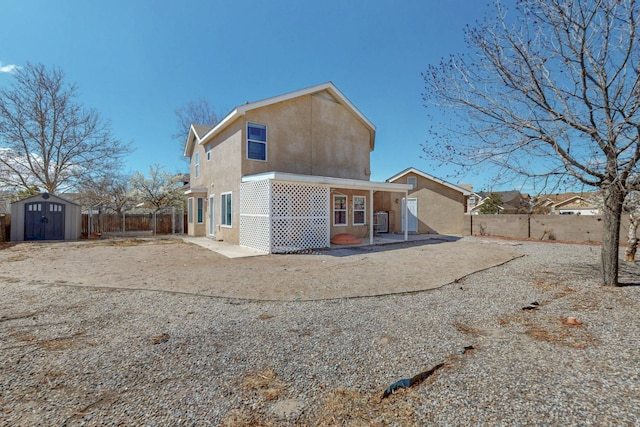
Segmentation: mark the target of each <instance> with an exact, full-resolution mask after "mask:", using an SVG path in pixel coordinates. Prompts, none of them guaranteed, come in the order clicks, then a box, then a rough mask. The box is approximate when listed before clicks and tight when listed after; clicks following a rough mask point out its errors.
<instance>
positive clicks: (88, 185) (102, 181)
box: [79, 174, 133, 214]
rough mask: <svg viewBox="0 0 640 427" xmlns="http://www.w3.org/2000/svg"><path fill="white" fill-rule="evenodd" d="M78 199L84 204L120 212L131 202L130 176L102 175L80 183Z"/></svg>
mask: <svg viewBox="0 0 640 427" xmlns="http://www.w3.org/2000/svg"><path fill="white" fill-rule="evenodd" d="M79 190H80V191H79V193H80V201H81V202H82V203H83V204H84V205H85V206H98V207H100V208H104V209H108V210H111V211H113V212H115V213H117V214H122V212H123V211H124V210H125V208H126V207H127V205H131V204H132V203H133V194H132V189H131V177H130V176H127V175H122V174H112V175H103V176H100V177H96V179H93V180H90V181H89V180H88V181H85V182H83V183H82V185H81V186H80V189H79Z"/></svg>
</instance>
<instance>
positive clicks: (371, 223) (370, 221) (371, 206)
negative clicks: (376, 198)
mask: <svg viewBox="0 0 640 427" xmlns="http://www.w3.org/2000/svg"><path fill="white" fill-rule="evenodd" d="M369 244H370V245H373V190H369Z"/></svg>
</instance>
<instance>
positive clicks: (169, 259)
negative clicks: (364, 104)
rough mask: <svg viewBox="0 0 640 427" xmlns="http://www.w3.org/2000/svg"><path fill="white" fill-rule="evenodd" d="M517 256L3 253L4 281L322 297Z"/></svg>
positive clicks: (431, 279) (486, 250) (356, 251)
mask: <svg viewBox="0 0 640 427" xmlns="http://www.w3.org/2000/svg"><path fill="white" fill-rule="evenodd" d="M501 243H502V244H501ZM518 256H520V254H519V253H518V252H517V250H516V246H513V243H508V242H500V241H497V242H496V241H493V242H491V243H489V242H466V241H464V240H461V241H456V242H451V241H446V242H443V241H438V240H430V241H422V242H409V243H400V244H393V245H386V246H375V247H359V248H342V249H334V250H326V251H316V252H314V253H312V254H299V255H265V256H258V257H252V258H240V259H228V258H226V257H224V256H223V255H220V254H218V253H216V252H213V251H210V250H207V249H205V248H202V247H199V246H197V245H193V244H188V243H184V242H183V241H182V240H181V239H177V238H170V239H127V240H121V239H112V240H93V241H79V242H59V243H57V242H56V243H20V244H16V245H12V246H10V247H8V248H6V249H5V250H2V251H0V263H2V262H9V263H8V264H5V265H7V266H8V267H10V268H6V269H3V270H4V271H3V272H2V273H0V278H1V279H4V280H5V281H27V282H31V283H35V284H56V285H68V286H95V287H108V288H123V289H148V290H159V291H172V292H176V293H188V294H199V295H207V296H218V297H226V298H234V299H236V298H237V299H250V300H316V299H331V298H344V297H361V296H373V295H386V294H398V293H406V292H414V291H421V290H425V289H432V288H436V287H439V286H442V285H445V284H447V283H451V282H453V281H455V280H457V279H460V278H462V277H464V276H466V275H468V274H471V273H473V272H476V271H479V270H483V269H486V268H489V267H492V266H495V265H499V264H502V263H505V262H507V261H509V260H511V259H513V258H515V257H518ZM460 260H464V262H461V261H460ZM425 271H427V272H430V273H433V274H425ZM381 278H386V279H385V280H381Z"/></svg>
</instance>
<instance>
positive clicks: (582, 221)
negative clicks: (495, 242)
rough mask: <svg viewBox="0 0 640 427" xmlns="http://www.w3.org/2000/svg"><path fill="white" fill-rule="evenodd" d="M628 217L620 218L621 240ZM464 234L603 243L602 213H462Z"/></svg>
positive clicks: (625, 232) (627, 223) (624, 234)
mask: <svg viewBox="0 0 640 427" xmlns="http://www.w3.org/2000/svg"><path fill="white" fill-rule="evenodd" d="M628 232H629V218H628V217H627V216H623V217H622V225H621V227H620V241H621V242H626V240H627V233H628ZM464 233H465V235H466V236H470V235H473V236H479V235H487V236H501V237H513V238H518V239H522V238H532V239H539V240H566V241H569V242H602V216H590V215H531V216H529V215H465V225H464Z"/></svg>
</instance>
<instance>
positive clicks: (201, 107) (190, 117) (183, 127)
mask: <svg viewBox="0 0 640 427" xmlns="http://www.w3.org/2000/svg"><path fill="white" fill-rule="evenodd" d="M175 115H176V131H175V132H174V134H173V135H171V136H172V138H174V139H176V140H177V141H178V144H179V148H180V154H182V153H183V151H184V142H185V140H186V139H187V135H188V134H189V128H190V127H191V125H192V124H198V125H204V126H211V127H213V126H215V125H216V124H218V114H217V113H216V112H215V109H214V108H213V106H212V105H211V104H210V103H209V101H208V100H206V99H205V98H201V99H199V100H197V101H189V102H187V103H186V104H185V105H183V106H181V107H178V108H176V110H175Z"/></svg>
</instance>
